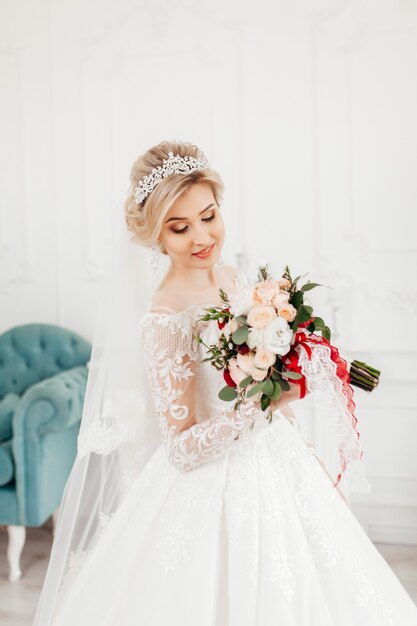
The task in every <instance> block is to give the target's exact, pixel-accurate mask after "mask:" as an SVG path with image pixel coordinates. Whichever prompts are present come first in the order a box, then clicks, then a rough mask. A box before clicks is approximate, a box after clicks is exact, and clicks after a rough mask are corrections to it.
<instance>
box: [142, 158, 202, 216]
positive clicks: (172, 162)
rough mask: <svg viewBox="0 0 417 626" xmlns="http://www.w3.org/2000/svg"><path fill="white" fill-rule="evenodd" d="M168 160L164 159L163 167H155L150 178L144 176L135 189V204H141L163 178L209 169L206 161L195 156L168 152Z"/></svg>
mask: <svg viewBox="0 0 417 626" xmlns="http://www.w3.org/2000/svg"><path fill="white" fill-rule="evenodd" d="M168 156H169V158H168V159H164V161H163V165H158V167H154V168H153V170H152V172H151V173H150V174H149V175H148V176H144V177H143V178H142V179H141V180H140V181H139V182H138V186H137V187H136V188H135V204H140V203H141V202H143V200H144V199H145V198H146V197H147V196H148V195H149V194H150V193H151V191H153V189H154V188H155V187H156V185H158V184H159V183H160V182H161V180H162V179H163V178H166V177H167V176H171V174H188V173H189V172H193V171H194V170H204V169H208V168H209V167H210V166H209V163H208V161H207V160H206V159H197V158H195V157H193V156H185V157H182V156H180V155H179V154H176V155H175V156H174V154H173V153H172V152H168Z"/></svg>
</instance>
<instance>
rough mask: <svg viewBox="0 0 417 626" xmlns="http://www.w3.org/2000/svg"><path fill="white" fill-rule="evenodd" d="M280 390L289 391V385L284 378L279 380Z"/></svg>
mask: <svg viewBox="0 0 417 626" xmlns="http://www.w3.org/2000/svg"><path fill="white" fill-rule="evenodd" d="M280 384H281V389H282V391H289V390H290V389H291V385H290V383H289V382H288V381H286V380H285V379H284V378H283V379H282V380H281V382H280Z"/></svg>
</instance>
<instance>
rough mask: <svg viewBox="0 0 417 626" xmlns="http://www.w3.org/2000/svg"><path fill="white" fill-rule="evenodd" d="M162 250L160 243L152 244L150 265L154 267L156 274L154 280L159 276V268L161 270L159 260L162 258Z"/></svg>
mask: <svg viewBox="0 0 417 626" xmlns="http://www.w3.org/2000/svg"><path fill="white" fill-rule="evenodd" d="M161 255H162V252H161V248H160V247H159V245H158V244H154V243H153V244H152V245H151V251H150V255H149V262H150V265H151V267H152V270H153V274H154V280H155V281H156V280H157V276H158V270H159V261H160V258H161Z"/></svg>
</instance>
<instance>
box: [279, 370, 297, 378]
mask: <svg viewBox="0 0 417 626" xmlns="http://www.w3.org/2000/svg"><path fill="white" fill-rule="evenodd" d="M282 375H283V376H284V377H285V378H289V380H299V379H300V378H302V375H301V374H299V373H298V372H291V371H290V370H285V372H282Z"/></svg>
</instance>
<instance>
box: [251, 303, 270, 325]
mask: <svg viewBox="0 0 417 626" xmlns="http://www.w3.org/2000/svg"><path fill="white" fill-rule="evenodd" d="M275 317H276V313H275V309H274V307H273V306H255V307H253V309H251V310H250V311H249V313H248V317H247V323H248V324H249V326H252V328H264V327H265V326H268V324H270V323H271V322H272V320H273V319H274V318H275Z"/></svg>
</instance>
